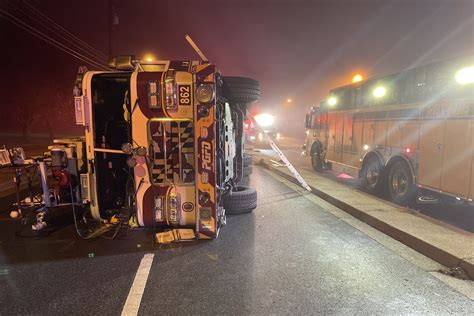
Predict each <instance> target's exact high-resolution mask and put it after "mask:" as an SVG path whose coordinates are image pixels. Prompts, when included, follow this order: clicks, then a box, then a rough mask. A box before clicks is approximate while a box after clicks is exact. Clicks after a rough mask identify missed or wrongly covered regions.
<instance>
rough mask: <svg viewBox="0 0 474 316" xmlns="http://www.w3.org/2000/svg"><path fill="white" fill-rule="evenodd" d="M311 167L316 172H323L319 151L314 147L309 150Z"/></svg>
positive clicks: (317, 147)
mask: <svg viewBox="0 0 474 316" xmlns="http://www.w3.org/2000/svg"><path fill="white" fill-rule="evenodd" d="M311 166H312V167H313V169H314V171H316V172H323V161H322V158H321V149H320V148H319V146H316V147H315V148H313V150H311Z"/></svg>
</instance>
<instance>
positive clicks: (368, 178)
mask: <svg viewBox="0 0 474 316" xmlns="http://www.w3.org/2000/svg"><path fill="white" fill-rule="evenodd" d="M384 177H385V175H384V167H383V164H382V162H381V161H380V159H379V158H377V157H376V156H372V157H370V158H369V159H368V160H367V161H366V162H365V163H364V166H363V167H362V178H363V179H364V180H365V188H366V189H367V191H369V192H370V193H380V192H382V190H383V188H384V182H385V181H384V180H385V178H384Z"/></svg>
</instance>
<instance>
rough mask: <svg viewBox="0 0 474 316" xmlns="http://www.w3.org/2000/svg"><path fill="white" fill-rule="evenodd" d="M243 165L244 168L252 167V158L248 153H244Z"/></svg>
mask: <svg viewBox="0 0 474 316" xmlns="http://www.w3.org/2000/svg"><path fill="white" fill-rule="evenodd" d="M242 164H243V165H244V167H247V166H250V165H251V164H252V156H250V155H249V154H247V153H244V154H243V156H242Z"/></svg>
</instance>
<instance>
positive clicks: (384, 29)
mask: <svg viewBox="0 0 474 316" xmlns="http://www.w3.org/2000/svg"><path fill="white" fill-rule="evenodd" d="M28 3H29V4H31V5H33V6H34V7H35V8H37V9H39V10H41V12H43V13H45V14H46V15H48V16H49V17H51V18H52V19H53V20H54V21H56V22H57V23H59V24H60V25H62V26H63V27H64V28H66V29H67V30H69V31H70V32H72V33H73V34H75V35H77V36H78V37H79V38H81V39H82V40H84V41H85V42H87V43H89V44H90V45H91V46H93V47H95V48H97V49H98V50H99V51H101V52H102V53H103V54H106V55H108V53H109V40H108V1H106V0H94V1H92V0H90V1H80V2H79V1H64V0H63V1H50V0H48V1H33V0H32V1H28ZM112 3H113V4H114V7H115V11H116V15H117V16H118V25H116V26H115V27H114V30H113V33H112V45H111V47H112V54H114V55H118V54H135V55H136V56H137V57H139V58H143V56H144V55H145V54H147V53H152V54H153V55H154V56H156V57H158V58H159V59H198V56H197V55H196V54H195V53H194V51H193V50H192V49H191V48H190V47H189V46H188V44H187V42H186V41H185V40H184V35H185V34H190V35H191V36H192V38H193V39H194V40H195V41H196V42H197V43H198V45H199V46H200V48H201V49H202V50H203V52H204V53H205V54H206V56H207V57H208V58H209V59H210V61H211V62H212V63H213V64H216V65H217V66H218V67H219V69H220V70H221V72H222V73H223V75H240V76H248V77H253V78H255V79H257V80H259V81H260V84H261V89H262V97H261V100H260V101H259V103H258V104H257V105H256V106H257V107H258V108H260V109H261V110H269V111H272V112H273V113H274V114H275V115H277V117H278V118H279V119H280V121H283V120H284V119H283V118H285V119H288V120H289V121H290V122H289V124H288V126H300V127H301V129H300V130H298V129H293V130H294V131H296V132H297V133H302V131H303V129H302V126H303V123H302V122H303V116H304V113H305V112H306V111H307V109H308V108H309V107H310V106H312V105H316V104H319V102H320V101H321V100H323V99H325V98H326V97H327V94H328V92H329V89H331V88H334V87H336V86H339V85H343V84H346V83H349V82H350V80H351V78H352V76H353V74H355V73H356V72H361V73H363V74H364V75H365V76H373V75H381V74H387V73H391V72H397V71H399V70H401V69H403V68H407V67H410V66H414V65H420V64H424V63H427V62H429V61H432V60H438V59H444V58H449V57H454V56H459V55H468V54H472V53H473V51H474V0H442V1H438V0H398V1H392V0H386V1H382V0H320V1H317V0H313V1H278V0H260V1H247V0H241V1H236V0H231V1H206V0H200V1H196V0H195V1H177V0H174V1H119V0H116V1H112ZM0 5H1V8H2V10H5V11H7V12H9V13H10V14H14V15H15V16H17V17H20V18H21V19H22V20H24V21H26V22H27V23H29V24H30V25H33V26H35V28H36V29H39V30H46V29H44V25H43V26H42V25H40V24H38V20H37V19H30V18H29V16H28V15H29V14H30V11H28V10H27V9H26V8H25V4H24V3H23V1H1V2H0ZM2 12H4V11H2ZM0 14H3V13H0ZM0 30H1V31H0V32H1V33H0V36H1V39H2V49H1V50H0V51H1V53H0V54H1V57H2V58H1V60H2V75H1V77H0V78H1V82H0V83H1V84H0V86H1V99H0V107H1V109H2V110H1V112H0V137H5V136H7V135H9V134H6V133H16V134H25V133H27V134H31V133H33V134H34V133H45V134H47V135H49V136H58V135H60V134H71V133H79V132H80V131H81V129H78V128H77V127H75V125H74V113H73V105H72V88H73V84H74V79H75V74H76V71H77V68H78V66H79V65H82V64H84V63H83V62H81V61H78V60H77V59H74V58H73V57H72V56H70V55H68V54H66V53H64V52H62V51H60V50H59V49H57V48H55V47H52V46H51V45H49V44H47V43H45V42H43V41H41V40H39V39H37V38H35V37H34V36H32V35H30V34H28V33H27V32H25V31H23V30H21V29H19V28H18V27H17V26H15V25H13V24H12V23H10V22H8V21H6V20H5V19H3V18H0ZM52 36H53V37H54V34H53V35H52ZM104 62H105V60H104ZM88 68H89V69H93V67H91V66H88ZM287 98H292V99H293V102H292V104H291V106H288V105H287V104H285V103H286V99H287Z"/></svg>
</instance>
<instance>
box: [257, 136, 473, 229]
mask: <svg viewBox="0 0 474 316" xmlns="http://www.w3.org/2000/svg"><path fill="white" fill-rule="evenodd" d="M303 142H304V140H298V139H295V138H284V139H282V140H281V141H279V142H278V146H279V147H280V149H281V150H282V151H283V153H284V154H285V156H286V157H287V158H288V159H289V160H290V162H291V163H292V164H293V166H294V167H295V168H297V169H299V168H301V169H304V170H309V171H312V172H314V171H313V169H312V167H311V158H310V157H304V156H301V151H302V150H301V145H302V144H303ZM255 149H256V150H258V151H259V152H261V153H262V154H265V155H268V156H270V157H273V159H274V160H275V161H278V160H279V159H278V156H277V155H276V154H275V152H274V151H273V150H272V149H270V147H269V146H256V147H255ZM320 175H323V176H325V177H327V178H329V179H332V180H334V181H337V182H339V183H343V184H346V185H348V186H350V187H353V188H356V189H359V190H361V191H363V190H364V189H363V183H362V180H359V179H354V178H351V177H349V176H345V175H341V174H340V173H338V172H335V171H332V170H326V171H324V172H323V173H320ZM379 197H381V198H384V199H388V197H387V196H379ZM410 208H411V209H413V210H416V211H418V212H420V213H422V214H424V215H427V216H430V217H432V218H435V219H437V220H440V221H442V222H445V223H448V224H451V225H453V226H456V227H459V228H461V229H464V230H467V231H470V232H474V207H473V206H466V205H455V204H452V203H447V202H443V201H442V202H440V203H435V204H419V203H415V204H413V205H411V206H410Z"/></svg>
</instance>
